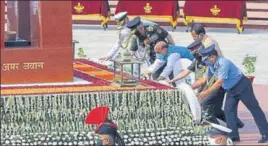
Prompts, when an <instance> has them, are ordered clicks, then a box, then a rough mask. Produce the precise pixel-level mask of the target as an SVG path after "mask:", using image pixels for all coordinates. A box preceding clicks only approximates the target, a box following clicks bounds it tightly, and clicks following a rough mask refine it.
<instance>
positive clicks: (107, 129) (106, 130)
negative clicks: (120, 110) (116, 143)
mask: <svg viewBox="0 0 268 146" xmlns="http://www.w3.org/2000/svg"><path fill="white" fill-rule="evenodd" d="M96 133H97V134H108V135H111V136H113V137H115V136H116V133H117V128H116V127H115V126H114V125H112V124H110V123H104V124H102V125H100V127H99V128H98V130H96Z"/></svg>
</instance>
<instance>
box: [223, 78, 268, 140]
mask: <svg viewBox="0 0 268 146" xmlns="http://www.w3.org/2000/svg"><path fill="white" fill-rule="evenodd" d="M239 100H241V101H242V102H243V104H244V105H245V106H246V107H247V109H248V110H249V111H250V113H251V114H252V116H253V118H254V120H255V123H256V124H257V126H258V129H259V131H260V133H261V135H266V134H268V123H267V120H266V118H265V115H264V113H263V111H262V109H261V107H260V106H259V103H258V101H257V99H256V97H255V95H254V92H253V88H252V84H251V82H250V81H249V79H248V78H247V77H245V76H243V77H242V78H241V79H240V81H239V82H238V83H237V84H236V85H235V86H234V87H233V88H232V89H230V90H228V91H227V97H226V101H225V107H224V111H225V117H226V122H227V126H228V128H230V129H232V132H231V133H230V134H229V136H230V137H231V138H236V137H239V133H238V127H237V124H236V117H237V108H238V102H239Z"/></svg>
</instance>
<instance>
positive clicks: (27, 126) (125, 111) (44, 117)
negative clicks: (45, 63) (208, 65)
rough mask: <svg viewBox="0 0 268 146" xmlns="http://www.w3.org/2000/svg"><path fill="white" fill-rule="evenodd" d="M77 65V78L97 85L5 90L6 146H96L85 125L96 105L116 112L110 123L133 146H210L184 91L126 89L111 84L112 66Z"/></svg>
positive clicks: (155, 86) (149, 84) (146, 83)
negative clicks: (196, 124)
mask: <svg viewBox="0 0 268 146" xmlns="http://www.w3.org/2000/svg"><path fill="white" fill-rule="evenodd" d="M90 65H91V66H93V68H94V67H95V69H96V70H99V71H100V72H101V73H100V74H94V75H91V73H92V72H90V71H89V70H92V71H93V70H95V69H93V68H92V67H88V66H90ZM74 66H75V67H74V68H75V69H74V75H75V76H76V77H79V78H82V79H84V80H88V81H91V82H92V83H93V84H92V85H88V86H74V87H59V88H51V89H50V88H41V87H40V88H27V89H21V88H16V89H13V88H11V89H9V88H5V89H4V90H3V91H4V93H5V94H2V93H3V91H2V93H1V98H0V99H1V100H0V105H1V113H2V114H1V145H11V144H18V145H30V144H32V145H37V144H38V145H92V144H94V143H95V140H96V136H95V135H94V134H93V133H91V134H89V137H88V136H87V133H88V132H92V131H93V127H92V126H88V125H85V123H84V120H85V116H86V115H87V113H88V111H89V110H90V109H93V108H95V107H96V106H108V107H109V108H110V115H109V116H110V119H112V120H113V121H115V122H116V123H117V124H118V126H119V127H120V133H121V135H122V137H123V138H124V140H125V142H126V144H128V145H134V144H135V145H145V144H148V145H155V144H169V145H206V144H207V142H208V141H207V139H206V136H204V132H205V131H206V129H207V128H209V127H199V126H195V125H193V123H192V122H191V115H190V112H189V109H188V106H187V105H186V104H183V100H182V98H183V96H184V94H182V92H180V91H178V90H175V89H173V88H171V87H169V86H166V85H162V84H159V83H156V82H154V81H150V80H142V81H141V83H142V85H141V86H138V87H135V88H132V87H123V88H120V87H117V86H112V85H111V82H112V80H110V79H111V76H109V75H108V73H110V72H111V71H112V70H110V69H108V68H107V67H106V66H103V65H99V64H96V63H94V62H91V61H87V60H77V61H76V63H75V64H74ZM85 66H86V67H85ZM106 73H107V74H106ZM105 75H107V78H109V80H108V79H107V78H106V77H105ZM1 89H2V88H1ZM13 92H14V93H20V94H11V93H13Z"/></svg>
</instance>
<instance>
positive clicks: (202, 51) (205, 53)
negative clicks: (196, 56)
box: [199, 44, 216, 57]
mask: <svg viewBox="0 0 268 146" xmlns="http://www.w3.org/2000/svg"><path fill="white" fill-rule="evenodd" d="M214 51H216V50H215V44H212V45H210V46H209V47H207V48H205V46H204V45H202V47H201V49H200V50H199V53H200V54H201V55H202V56H203V57H206V56H209V55H211V54H213V53H214Z"/></svg>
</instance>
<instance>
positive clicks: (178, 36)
mask: <svg viewBox="0 0 268 146" xmlns="http://www.w3.org/2000/svg"><path fill="white" fill-rule="evenodd" d="M165 28H166V29H167V30H169V32H170V33H171V35H172V36H173V38H174V40H175V43H176V44H177V45H183V46H187V45H189V44H190V43H191V42H192V38H191V35H190V33H187V32H185V30H186V28H184V27H182V28H177V30H176V31H174V32H171V31H170V27H165ZM267 28H268V26H267ZM207 33H208V35H210V36H212V37H213V38H214V39H215V40H217V41H218V43H219V45H220V47H221V50H222V51H223V53H224V55H225V56H226V57H227V58H229V59H230V60H232V61H234V62H235V64H236V65H237V66H239V67H241V69H243V66H242V60H243V58H244V56H245V55H246V54H248V53H249V54H255V55H257V56H258V58H257V63H256V79H255V83H258V84H268V66H267V65H265V64H266V63H268V29H267V30H247V29H246V30H245V31H244V32H243V33H242V34H237V31H236V29H216V28H207ZM116 37H117V32H116V30H115V27H113V26H110V27H109V28H108V30H106V31H104V30H103V29H102V28H101V27H100V26H88V25H74V26H73V39H75V40H78V41H79V42H80V43H79V44H77V45H76V55H77V48H79V47H82V48H83V49H84V51H85V53H86V54H87V56H88V57H90V58H98V57H101V56H104V55H106V54H107V53H108V51H109V50H110V48H111V47H112V46H113V44H114V43H115V41H116Z"/></svg>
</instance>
